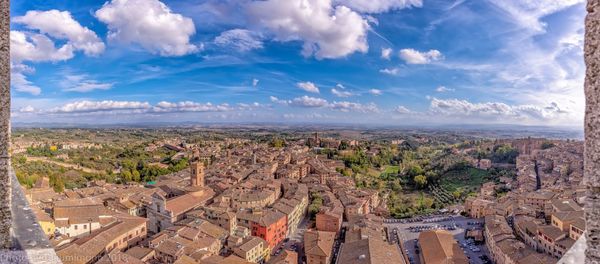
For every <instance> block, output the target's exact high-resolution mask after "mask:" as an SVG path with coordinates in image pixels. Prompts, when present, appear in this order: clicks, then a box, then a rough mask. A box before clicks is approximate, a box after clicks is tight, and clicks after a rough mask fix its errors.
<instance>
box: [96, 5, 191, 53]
mask: <svg viewBox="0 0 600 264" xmlns="http://www.w3.org/2000/svg"><path fill="white" fill-rule="evenodd" d="M96 17H97V18H98V20H100V21H101V22H103V23H105V24H107V26H108V29H109V32H108V39H109V40H112V41H117V42H121V43H135V44H138V45H140V46H141V47H143V48H144V49H146V50H148V51H149V52H151V53H155V54H160V55H161V56H181V55H185V54H189V53H193V52H196V51H198V50H199V49H200V47H198V46H196V45H194V44H191V43H190V37H191V36H192V35H194V34H195V32H196V28H195V26H194V22H193V21H192V19H191V18H188V17H184V16H182V15H180V14H177V13H173V12H172V11H171V9H170V8H169V7H168V6H166V5H165V4H164V3H162V2H160V1H158V0H112V1H110V2H106V3H105V4H104V6H102V8H100V9H99V10H97V11H96Z"/></svg>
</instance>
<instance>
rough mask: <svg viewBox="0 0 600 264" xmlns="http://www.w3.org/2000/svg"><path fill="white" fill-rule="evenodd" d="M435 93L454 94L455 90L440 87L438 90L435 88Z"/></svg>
mask: <svg viewBox="0 0 600 264" xmlns="http://www.w3.org/2000/svg"><path fill="white" fill-rule="evenodd" d="M435 91H436V92H438V93H445V92H454V88H448V87H446V86H438V88H435Z"/></svg>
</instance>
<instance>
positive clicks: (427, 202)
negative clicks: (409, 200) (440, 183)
mask: <svg viewBox="0 0 600 264" xmlns="http://www.w3.org/2000/svg"><path fill="white" fill-rule="evenodd" d="M433 202H434V201H433V199H431V198H429V197H425V198H424V199H423V206H424V207H425V209H428V208H432V206H433Z"/></svg>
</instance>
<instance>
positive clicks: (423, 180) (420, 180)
mask: <svg viewBox="0 0 600 264" xmlns="http://www.w3.org/2000/svg"><path fill="white" fill-rule="evenodd" d="M414 181H415V184H416V185H417V187H418V188H420V189H422V188H423V187H425V186H426V185H427V177H425V176H423V175H417V176H415V178H414Z"/></svg>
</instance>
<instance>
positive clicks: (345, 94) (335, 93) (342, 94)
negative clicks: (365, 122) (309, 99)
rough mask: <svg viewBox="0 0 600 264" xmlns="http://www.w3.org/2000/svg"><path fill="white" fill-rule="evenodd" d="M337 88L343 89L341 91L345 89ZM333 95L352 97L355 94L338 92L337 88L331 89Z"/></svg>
mask: <svg viewBox="0 0 600 264" xmlns="http://www.w3.org/2000/svg"><path fill="white" fill-rule="evenodd" d="M336 87H341V89H344V88H343V87H344V86H342V85H339V84H338V85H336ZM331 93H332V94H333V95H335V96H337V97H350V96H353V95H354V94H353V93H351V92H349V91H344V90H338V89H336V88H331Z"/></svg>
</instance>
